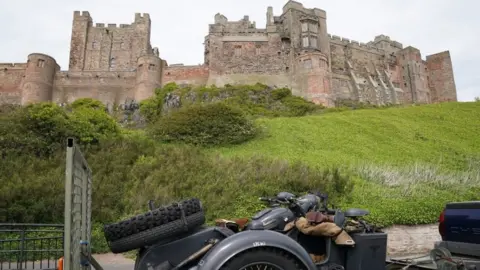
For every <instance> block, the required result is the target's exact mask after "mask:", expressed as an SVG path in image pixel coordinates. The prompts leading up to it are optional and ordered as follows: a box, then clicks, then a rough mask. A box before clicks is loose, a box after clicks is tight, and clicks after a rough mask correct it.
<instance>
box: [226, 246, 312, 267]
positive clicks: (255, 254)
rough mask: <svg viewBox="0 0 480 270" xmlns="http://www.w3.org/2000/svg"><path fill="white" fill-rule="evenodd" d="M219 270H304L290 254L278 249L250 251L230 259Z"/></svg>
mask: <svg viewBox="0 0 480 270" xmlns="http://www.w3.org/2000/svg"><path fill="white" fill-rule="evenodd" d="M220 269H221V270H304V268H303V267H302V266H301V265H300V264H299V263H298V262H297V260H295V258H293V257H292V256H291V255H290V254H288V253H286V252H283V251H281V250H278V249H267V248H265V249H263V248H262V249H252V250H248V251H246V252H243V253H240V254H239V255H237V256H235V257H233V258H232V259H230V260H229V261H228V262H227V263H226V264H225V265H223V266H222V268H220Z"/></svg>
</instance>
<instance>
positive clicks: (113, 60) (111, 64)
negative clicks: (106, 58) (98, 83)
mask: <svg viewBox="0 0 480 270" xmlns="http://www.w3.org/2000/svg"><path fill="white" fill-rule="evenodd" d="M115 64H116V63H115V57H112V58H110V68H115Z"/></svg>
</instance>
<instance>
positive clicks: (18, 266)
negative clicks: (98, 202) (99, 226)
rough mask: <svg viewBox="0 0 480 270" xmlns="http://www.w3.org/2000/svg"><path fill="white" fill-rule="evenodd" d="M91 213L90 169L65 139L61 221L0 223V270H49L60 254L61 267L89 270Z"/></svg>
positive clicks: (73, 142)
mask: <svg viewBox="0 0 480 270" xmlns="http://www.w3.org/2000/svg"><path fill="white" fill-rule="evenodd" d="M91 214H92V171H91V170H90V168H89V166H88V163H87V161H86V160H85V158H84V156H83V154H82V152H81V150H80V148H79V147H78V146H77V144H76V143H75V140H74V139H73V138H69V139H67V155H66V168H65V213H64V218H65V221H64V224H10V223H8V224H0V270H24V269H25V270H27V269H42V270H50V269H52V270H53V269H57V263H58V259H60V258H61V257H63V270H90V268H91V266H90V263H89V262H88V258H89V257H90V256H91V247H90V246H91V245H90V240H91V231H92V227H91ZM82 254H83V255H84V256H82ZM90 259H92V258H90Z"/></svg>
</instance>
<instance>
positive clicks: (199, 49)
mask: <svg viewBox="0 0 480 270" xmlns="http://www.w3.org/2000/svg"><path fill="white" fill-rule="evenodd" d="M0 1H1V2H2V3H1V4H0V25H1V30H0V31H1V34H2V35H1V36H2V40H1V41H0V62H26V58H27V55H28V54H29V53H32V52H40V53H45V54H49V55H51V56H53V57H54V58H56V60H57V62H58V63H59V65H60V66H61V67H62V70H64V69H67V68H68V57H69V49H70V35H71V25H72V18H73V11H74V10H87V11H89V12H90V15H91V16H92V17H93V20H94V23H97V22H99V23H117V24H120V23H128V24H129V23H131V22H132V21H133V19H134V13H135V12H140V13H150V17H151V19H152V37H151V41H152V46H154V47H158V48H159V50H160V56H161V57H162V58H163V59H166V60H167V61H168V63H169V64H174V63H184V64H200V63H202V62H203V45H202V42H203V39H204V36H205V35H206V34H207V31H208V24H209V23H213V17H214V15H215V14H216V13H217V12H220V13H222V14H223V15H225V16H226V17H227V18H228V19H229V20H240V19H242V18H243V16H244V15H249V16H250V20H251V21H256V23H257V27H264V25H265V20H266V11H267V6H273V11H274V14H275V15H276V16H278V15H280V14H281V11H282V6H283V5H284V4H285V3H286V2H287V1H286V0H203V1H199V0H173V1H165V0H155V1H154V0H116V1H113V0H0ZM300 2H302V3H303V4H304V6H305V7H308V8H313V7H318V8H321V9H324V10H326V11H327V18H328V19H327V27H328V32H329V33H330V34H334V35H338V36H341V37H347V38H350V39H353V40H357V41H360V42H368V41H370V40H372V39H373V38H374V36H375V35H378V34H386V35H388V36H390V37H391V38H392V39H394V40H397V41H399V42H401V43H403V45H404V46H407V45H411V46H414V47H416V48H418V49H420V51H421V52H422V58H423V59H425V56H426V55H428V54H433V53H437V52H441V51H444V50H450V53H451V55H452V61H453V67H454V72H455V80H456V85H457V92H458V99H459V100H460V101H469V100H473V99H474V97H476V96H480V70H478V66H479V64H480V17H479V16H478V9H479V8H480V3H477V2H478V1H474V0H455V1H453V0H361V1H360V0H342V1H338V0H322V1H320V0H303V1H300Z"/></svg>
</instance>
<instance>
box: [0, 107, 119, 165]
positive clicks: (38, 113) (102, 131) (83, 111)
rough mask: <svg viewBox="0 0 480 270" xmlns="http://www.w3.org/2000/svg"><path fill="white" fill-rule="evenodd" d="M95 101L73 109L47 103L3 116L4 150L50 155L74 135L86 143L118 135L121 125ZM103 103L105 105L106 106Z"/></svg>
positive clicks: (0, 129) (0, 130)
mask: <svg viewBox="0 0 480 270" xmlns="http://www.w3.org/2000/svg"><path fill="white" fill-rule="evenodd" d="M100 104H101V103H98V102H97V101H95V100H89V99H84V100H80V101H79V102H78V103H74V104H72V106H69V107H70V108H69V109H72V110H71V111H67V110H66V109H65V108H63V107H60V106H58V105H56V104H54V103H50V102H44V103H37V104H32V105H28V106H26V107H22V108H20V109H15V110H11V111H7V112H5V113H2V114H1V115H0V153H1V154H2V155H4V156H5V155H10V154H14V153H17V154H19V153H25V154H26V153H29V154H35V155H36V156H50V155H52V153H54V152H55V151H57V150H58V149H60V148H61V147H62V146H63V144H64V142H65V139H66V138H67V137H70V136H73V137H76V138H77V139H78V142H79V143H81V144H83V145H86V144H90V143H95V142H98V141H99V140H101V139H103V138H106V137H108V136H116V135H117V134H118V133H119V132H120V129H119V126H118V124H117V123H116V122H115V120H114V119H113V118H112V117H111V116H110V115H109V114H108V113H107V112H106V111H105V110H104V108H102V107H101V106H100ZM102 106H103V105H102Z"/></svg>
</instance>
